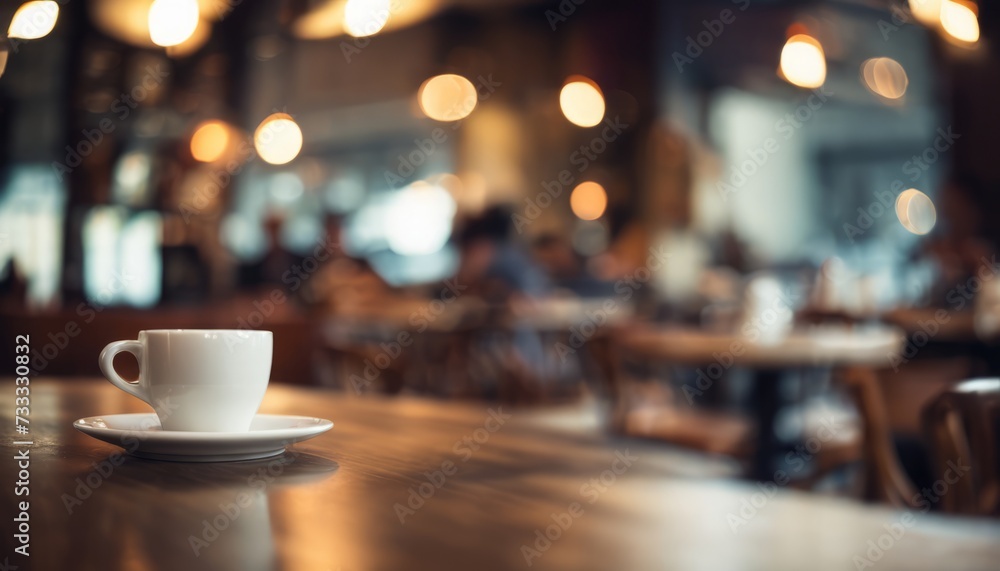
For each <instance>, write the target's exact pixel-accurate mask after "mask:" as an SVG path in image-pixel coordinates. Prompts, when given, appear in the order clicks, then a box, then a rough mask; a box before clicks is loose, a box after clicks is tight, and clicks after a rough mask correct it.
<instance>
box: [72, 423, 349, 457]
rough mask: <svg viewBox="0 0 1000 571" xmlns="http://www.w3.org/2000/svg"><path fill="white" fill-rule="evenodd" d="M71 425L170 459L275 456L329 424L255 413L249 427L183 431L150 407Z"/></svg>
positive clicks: (138, 453) (135, 453) (130, 448)
mask: <svg viewBox="0 0 1000 571" xmlns="http://www.w3.org/2000/svg"><path fill="white" fill-rule="evenodd" d="M73 428H75V429H77V430H79V431H80V432H83V433H84V434H87V435H90V436H93V437H94V438H96V439H98V440H103V441H105V442H108V443H110V444H114V445H115V446H120V447H122V448H124V449H125V451H126V452H129V453H131V454H132V455H133V456H138V457H140V458H150V459H153V460H170V461H174V462H231V461H234V460H255V459H257V458H268V457H270V456H277V455H278V454H281V453H282V452H284V451H285V446H286V445H288V444H292V443H294V442H301V441H303V440H308V439H310V438H312V437H314V436H316V435H318V434H322V433H324V432H326V431H327V430H330V429H331V428H333V423H332V422H330V421H329V420H325V419H322V418H312V417H308V416H287V415H276V414H258V415H257V416H255V417H254V419H253V421H252V422H251V423H250V430H249V431H248V432H182V431H166V430H162V429H161V428H160V421H159V420H158V419H157V418H156V414H154V413H151V412H150V413H139V414H108V415H104V416H91V417H87V418H81V419H80V420H77V421H76V422H74V423H73Z"/></svg>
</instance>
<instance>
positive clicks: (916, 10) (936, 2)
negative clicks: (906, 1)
mask: <svg viewBox="0 0 1000 571" xmlns="http://www.w3.org/2000/svg"><path fill="white" fill-rule="evenodd" d="M910 13H911V14H913V17H914V18H916V19H917V21H919V22H920V23H922V24H924V25H925V26H936V25H937V24H938V22H939V21H940V20H941V0H910Z"/></svg>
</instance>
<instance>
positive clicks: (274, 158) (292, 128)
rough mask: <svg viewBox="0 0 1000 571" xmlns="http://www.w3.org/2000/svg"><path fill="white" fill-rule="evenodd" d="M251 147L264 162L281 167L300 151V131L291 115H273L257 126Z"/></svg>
mask: <svg viewBox="0 0 1000 571" xmlns="http://www.w3.org/2000/svg"><path fill="white" fill-rule="evenodd" d="M253 146H254V148H255V149H257V154H258V155H260V158H262V159H264V161H265V162H268V163H271V164H272V165H283V164H285V163H288V162H291V160H292V159H294V158H295V157H297V156H298V154H299V151H301V150H302V129H300V128H299V126H298V124H297V123H295V120H294V119H292V117H291V115H289V114H287V113H275V114H273V115H271V116H269V117H268V118H267V119H264V120H263V121H261V122H260V125H258V126H257V130H256V131H255V132H254V134H253Z"/></svg>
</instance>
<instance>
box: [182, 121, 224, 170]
mask: <svg viewBox="0 0 1000 571" xmlns="http://www.w3.org/2000/svg"><path fill="white" fill-rule="evenodd" d="M228 148H229V127H227V126H226V124H225V123H223V122H222V121H205V122H204V123H202V124H201V125H198V128H197V129H195V131H194V135H192V136H191V156H192V157H194V159H195V160H196V161H201V162H203V163H212V162H215V161H217V160H219V159H220V158H222V156H223V155H224V154H225V153H226V149H228Z"/></svg>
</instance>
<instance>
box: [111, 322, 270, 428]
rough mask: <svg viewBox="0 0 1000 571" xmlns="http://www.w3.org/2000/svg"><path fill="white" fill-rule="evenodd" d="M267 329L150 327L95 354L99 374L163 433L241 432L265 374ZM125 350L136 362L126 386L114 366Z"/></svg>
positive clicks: (261, 390) (267, 374)
mask: <svg viewBox="0 0 1000 571" xmlns="http://www.w3.org/2000/svg"><path fill="white" fill-rule="evenodd" d="M272 341H273V337H272V334H271V332H270V331H242V330H235V329H151V330H147V331H140V332H139V338H138V339H137V340H135V341H115V342H113V343H109V344H108V346H107V347H105V348H104V350H103V351H101V357H100V365H101V371H102V372H103V373H104V376H105V377H107V378H108V380H109V381H111V384H113V385H114V386H116V387H118V388H120V389H121V390H123V391H125V392H127V393H129V394H130V395H133V396H136V397H138V398H140V399H142V400H144V401H146V402H147V403H148V404H149V405H150V406H152V407H153V410H155V411H156V415H157V416H158V417H159V419H160V426H161V427H162V428H163V430H182V431H197V432H246V431H247V430H249V429H250V421H251V420H253V417H254V415H255V414H257V409H258V408H259V407H260V403H261V401H263V400H264V391H266V390H267V381H268V379H269V378H270V376H271V350H272ZM122 351H127V352H129V353H132V354H133V355H135V357H136V359H138V361H139V379H138V380H137V381H135V382H129V381H126V380H125V379H123V378H122V377H121V376H120V375H119V374H118V373H117V371H115V367H114V358H115V355H117V354H118V353H120V352H122Z"/></svg>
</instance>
